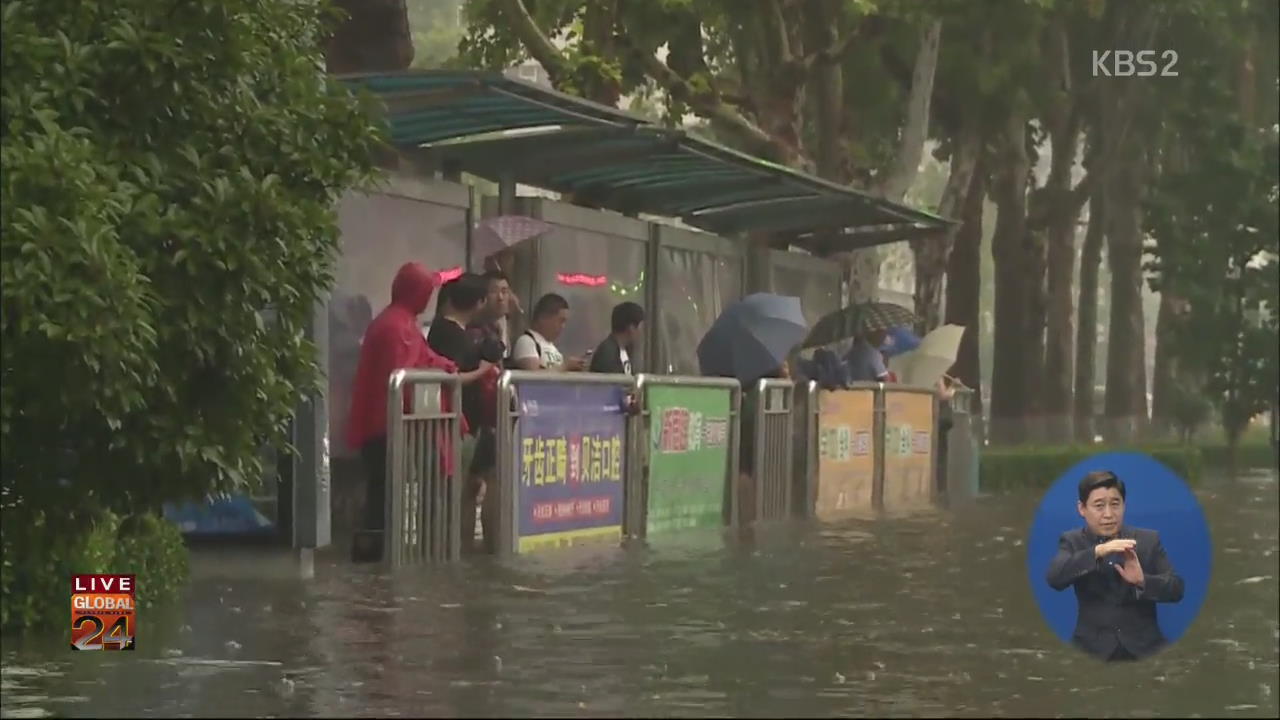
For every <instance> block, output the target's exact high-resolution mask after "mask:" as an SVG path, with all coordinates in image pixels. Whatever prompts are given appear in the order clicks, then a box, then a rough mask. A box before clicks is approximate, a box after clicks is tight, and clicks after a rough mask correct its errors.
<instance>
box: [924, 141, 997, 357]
mask: <svg viewBox="0 0 1280 720" xmlns="http://www.w3.org/2000/svg"><path fill="white" fill-rule="evenodd" d="M981 151H982V137H981V135H979V134H978V132H977V130H976V129H966V131H965V132H964V133H963V135H962V137H961V138H960V139H959V141H958V142H957V143H956V149H955V152H953V153H952V156H951V169H950V172H949V174H948V175H947V185H946V187H945V188H943V190H942V200H941V201H940V202H939V203H938V214H939V215H941V216H943V217H945V218H953V216H954V215H955V214H956V212H957V211H959V210H961V208H962V206H963V204H964V202H965V201H966V199H967V197H968V194H969V191H970V187H971V186H972V185H973V182H972V180H973V174H974V168H975V167H976V166H977V164H978V154H979V153H980V152H981ZM979 225H981V208H979ZM962 227H963V226H962V225H957V226H955V227H953V228H952V229H951V230H950V231H949V232H947V233H946V234H945V235H943V236H942V237H934V238H927V239H924V240H913V241H911V252H912V253H913V254H914V256H915V271H916V293H915V312H916V318H918V325H917V327H916V331H917V332H918V333H919V334H920V335H921V336H923V335H924V334H925V333H927V332H929V331H930V330H933V329H934V328H936V327H938V326H939V325H941V324H942V284H943V283H942V281H943V279H944V278H945V277H946V273H947V260H948V258H949V257H950V256H951V252H952V246H953V245H954V244H955V237H956V234H957V233H959V232H960V230H961V228H962Z"/></svg>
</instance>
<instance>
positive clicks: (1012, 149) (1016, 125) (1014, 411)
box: [990, 112, 1031, 443]
mask: <svg viewBox="0 0 1280 720" xmlns="http://www.w3.org/2000/svg"><path fill="white" fill-rule="evenodd" d="M1026 134H1027V117H1026V114H1025V113H1021V112H1015V113H1013V114H1012V115H1011V117H1010V118H1009V121H1008V124H1007V126H1006V129H1005V133H1004V137H1003V138H1002V143H1001V144H1002V149H1001V152H1000V157H999V165H998V167H997V168H996V175H995V178H994V189H995V192H994V199H995V202H996V206H997V207H998V208H999V212H998V213H997V215H996V228H995V235H994V236H993V237H992V240H991V254H992V260H993V262H994V264H995V276H996V277H995V281H996V283H995V296H996V297H995V350H994V353H995V357H994V358H992V360H993V366H992V373H991V375H992V377H991V428H990V437H991V442H992V443H1019V442H1022V441H1023V440H1024V439H1025V438H1026V434H1025V432H1024V428H1023V418H1024V417H1025V415H1026V395H1025V388H1026V383H1025V378H1026V365H1027V361H1026V355H1027V347H1026V342H1025V341H1026V337H1025V333H1026V327H1027V325H1026V323H1027V315H1028V313H1027V307H1026V302H1027V285H1028V284H1027V283H1026V282H1025V280H1024V279H1025V277H1026V276H1027V258H1026V255H1027V253H1026V248H1025V243H1024V240H1025V237H1026V225H1027V222H1026V221H1027V177H1028V174H1029V173H1030V169H1031V168H1030V165H1031V161H1030V159H1029V158H1028V157H1027V146H1026Z"/></svg>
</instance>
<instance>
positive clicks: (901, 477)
mask: <svg viewBox="0 0 1280 720" xmlns="http://www.w3.org/2000/svg"><path fill="white" fill-rule="evenodd" d="M964 399H965V398H964V396H963V395H962V396H961V399H960V400H959V401H958V402H956V403H955V404H954V408H955V410H954V414H955V418H956V421H957V422H956V427H955V428H953V430H952V432H951V441H950V442H949V443H948V457H947V458H945V460H944V462H940V460H939V441H938V440H939V438H938V413H939V401H938V399H937V396H936V394H935V393H934V392H933V390H932V389H929V388H919V387H909V386H902V385H884V384H878V383H863V384H855V385H853V386H851V387H848V388H845V389H839V390H822V389H820V388H819V387H818V386H817V384H816V383H812V382H810V383H806V384H801V385H798V386H797V385H796V384H794V383H792V382H791V381H788V380H775V379H765V380H761V381H759V382H758V383H756V385H755V386H754V387H753V388H751V389H750V391H749V392H747V393H744V392H743V391H742V388H741V387H740V386H739V384H738V382H737V381H736V380H731V379H724V378H703V377H680V376H664V375H649V374H644V375H639V376H637V377H631V376H627V375H595V374H588V373H550V372H525V371H507V372H505V373H503V375H502V377H501V379H500V381H499V383H498V393H497V404H498V407H497V410H498V412H497V427H496V481H494V482H490V483H489V487H488V489H487V492H488V493H492V494H493V497H492V498H490V499H489V500H487V503H493V506H494V507H496V508H497V512H496V513H495V514H496V518H495V522H494V523H493V525H494V527H492V528H489V529H487V530H486V532H492V533H494V535H495V536H496V537H495V541H496V542H494V543H493V547H496V549H497V552H498V553H499V554H501V555H511V554H524V553H532V552H539V551H542V550H546V549H549V548H561V547H566V546H571V545H577V544H581V543H586V542H606V543H614V544H616V543H619V542H621V541H622V540H623V539H624V538H633V539H640V538H652V537H656V536H662V535H665V534H668V533H673V532H676V531H679V530H684V529H689V528H700V527H701V528H723V527H734V526H738V525H746V524H750V523H758V522H771V521H778V520H784V519H787V518H790V517H796V516H800V517H816V518H817V519H819V520H835V519H840V518H842V517H847V516H850V515H856V514H858V513H862V512H867V511H879V510H886V511H899V510H906V509H911V508H915V507H920V506H924V505H928V504H931V503H934V502H936V501H938V499H939V497H940V495H942V494H944V493H952V494H964V495H971V494H972V490H971V488H972V487H975V486H976V478H974V477H970V476H971V475H974V474H975V472H974V470H973V467H972V459H971V458H972V457H973V456H974V448H973V447H971V445H972V443H971V438H970V437H969V436H968V435H965V434H964V433H965V432H967V428H968V424H967V422H966V421H967V415H966V414H965V412H964V410H965V409H966V408H967V405H966V404H965V403H964ZM461 406H462V388H461V385H460V384H459V383H458V380H457V376H453V375H446V374H443V373H437V372H426V371H407V370H401V371H397V372H396V373H394V374H393V375H392V377H391V382H390V383H389V385H388V411H387V412H388V439H389V442H388V446H387V460H388V464H387V475H388V477H387V487H388V492H387V496H386V497H387V501H386V512H387V524H386V527H387V537H388V538H389V539H390V542H388V544H387V551H386V553H387V557H386V559H387V562H388V563H389V564H391V565H392V566H398V565H404V564H410V563H423V562H430V561H439V560H448V559H455V558H457V557H458V556H459V555H460V553H461V547H462V545H463V541H464V539H465V540H467V541H469V540H470V538H469V537H465V538H464V536H465V535H466V534H467V532H468V530H470V529H472V528H473V527H474V525H473V524H472V522H471V521H472V518H461V517H460V510H461V507H462V506H463V503H462V493H463V492H464V488H465V487H466V485H465V480H466V476H467V474H468V468H466V467H464V465H463V462H464V453H463V440H464V438H463V437H462V434H461V426H462V422H461V415H460V408H461ZM958 431H960V434H959V435H958V434H957V432H958ZM940 467H946V468H947V469H946V471H945V472H943V473H942V474H939V468H940ZM943 478H945V479H946V486H940V485H939V482H938V481H939V480H941V479H943Z"/></svg>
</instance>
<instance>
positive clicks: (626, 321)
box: [610, 302, 644, 333]
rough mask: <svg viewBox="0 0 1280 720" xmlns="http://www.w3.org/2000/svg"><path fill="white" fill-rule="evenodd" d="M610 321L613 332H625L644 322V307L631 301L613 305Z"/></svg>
mask: <svg viewBox="0 0 1280 720" xmlns="http://www.w3.org/2000/svg"><path fill="white" fill-rule="evenodd" d="M610 322H611V323H612V325H613V331H614V332H616V333H620V332H626V331H627V330H629V329H631V328H632V327H634V326H636V325H639V324H640V323H642V322H644V308H642V307H640V306H639V305H637V304H635V303H633V302H624V303H618V304H617V305H614V306H613V317H612V318H611V319H610Z"/></svg>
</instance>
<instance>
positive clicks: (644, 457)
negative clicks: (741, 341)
mask: <svg viewBox="0 0 1280 720" xmlns="http://www.w3.org/2000/svg"><path fill="white" fill-rule="evenodd" d="M661 387H674V388H687V389H691V390H692V389H712V390H717V389H718V390H724V391H726V392H727V393H728V395H729V398H728V400H729V402H728V417H727V422H728V426H727V427H726V428H725V452H726V454H727V457H726V462H725V477H724V495H725V498H724V501H723V502H722V503H721V505H722V513H723V523H724V524H725V525H727V526H729V527H736V526H737V525H738V522H739V518H738V515H739V509H738V470H739V468H738V465H739V452H740V448H741V447H742V422H741V421H742V386H741V385H740V384H739V383H738V381H737V380H734V379H732V378H716V377H686V376H673V375H652V374H647V373H645V374H641V375H640V376H638V377H637V378H636V385H635V388H636V399H637V402H638V403H639V412H638V414H637V417H636V422H634V423H633V424H632V432H633V436H632V439H631V444H630V447H631V450H632V453H633V455H634V457H633V458H632V462H631V472H629V473H628V475H627V488H626V523H625V527H624V531H625V533H626V534H627V536H628V537H631V538H643V537H646V536H647V535H648V529H649V510H650V502H649V501H650V493H651V491H652V490H651V488H652V485H653V473H652V467H653V466H652V464H651V461H652V459H653V456H652V448H653V444H654V443H653V442H652V441H651V438H652V437H653V435H652V434H653V433H654V423H655V422H658V423H660V422H662V419H661V418H655V417H654V410H655V408H654V407H653V405H652V404H651V402H650V396H649V390H650V389H652V388H661ZM689 432H690V433H693V432H697V430H693V429H690V430H689Z"/></svg>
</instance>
